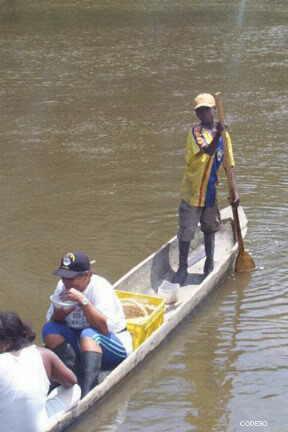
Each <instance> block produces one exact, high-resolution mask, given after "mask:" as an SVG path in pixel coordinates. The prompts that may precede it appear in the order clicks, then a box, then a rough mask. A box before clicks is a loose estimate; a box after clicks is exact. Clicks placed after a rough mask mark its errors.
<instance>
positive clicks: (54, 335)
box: [42, 251, 132, 397]
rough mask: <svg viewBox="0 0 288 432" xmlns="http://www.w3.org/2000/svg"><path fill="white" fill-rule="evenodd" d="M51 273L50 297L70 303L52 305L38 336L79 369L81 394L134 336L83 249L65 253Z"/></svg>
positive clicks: (114, 362)
mask: <svg viewBox="0 0 288 432" xmlns="http://www.w3.org/2000/svg"><path fill="white" fill-rule="evenodd" d="M54 274H55V275H56V276H59V277H60V280H59V282H58V284H57V287H56V289H55V291H54V297H52V299H53V298H60V299H61V300H62V301H64V302H65V301H66V302H67V301H68V302H72V305H71V306H70V307H68V308H62V307H58V306H55V303H54V304H53V302H52V303H51V304H50V307H49V309H48V312H47V321H48V322H47V323H46V324H45V325H44V326H43V330H42V336H43V340H44V342H45V345H46V347H47V348H50V349H52V350H53V351H54V352H55V353H56V354H57V355H58V356H59V357H60V358H61V359H62V361H64V363H65V364H66V365H67V366H68V367H70V368H71V369H72V370H74V371H75V372H76V373H77V375H78V377H79V382H80V386H81V391H82V397H83V396H85V395H86V394H87V393H88V392H89V391H90V390H91V389H92V388H93V387H94V386H95V385H97V384H98V377H99V373H100V370H101V368H102V369H112V368H114V367H115V366H117V365H118V364H119V363H120V362H122V361H123V360H124V359H125V358H126V357H127V355H128V354H130V353H131V351H132V337H131V335H130V333H129V332H128V331H127V328H126V319H125V315H124V312H123V309H122V305H121V303H120V300H119V299H118V297H117V296H116V294H115V293H114V290H113V287H112V285H111V284H110V283H109V282H108V281H107V280H106V279H104V278H103V277H100V276H98V275H96V274H93V273H92V271H91V266H90V260H89V257H88V256H87V255H86V254H85V253H84V252H81V251H78V252H74V253H67V254H66V255H64V256H63V257H62V259H61V262H60V266H59V268H58V269H57V270H56V271H55V272H54Z"/></svg>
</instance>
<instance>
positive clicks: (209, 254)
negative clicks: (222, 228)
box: [204, 233, 215, 276]
mask: <svg viewBox="0 0 288 432" xmlns="http://www.w3.org/2000/svg"><path fill="white" fill-rule="evenodd" d="M204 245H205V253H206V260H205V264H204V275H205V276H207V275H208V274H209V273H211V272H212V271H213V269H214V250H215V233H204Z"/></svg>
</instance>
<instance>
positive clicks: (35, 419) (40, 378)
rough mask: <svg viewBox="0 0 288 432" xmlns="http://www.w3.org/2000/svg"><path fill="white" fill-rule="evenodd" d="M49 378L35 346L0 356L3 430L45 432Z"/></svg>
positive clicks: (0, 412) (0, 421) (0, 407)
mask: <svg viewBox="0 0 288 432" xmlns="http://www.w3.org/2000/svg"><path fill="white" fill-rule="evenodd" d="M48 389H49V379H48V376H47V373H46V370H45V367H44V364H43V362H42V357H41V354H40V352H39V351H38V349H37V347H36V346H35V345H31V346H29V347H26V348H23V349H22V350H20V351H15V352H11V353H3V354H0V395H1V397H0V425H1V426H0V428H1V430H3V431H7V432H8V431H9V432H42V431H43V430H44V428H45V424H47V420H48V418H47V413H46V409H45V405H46V400H47V394H48Z"/></svg>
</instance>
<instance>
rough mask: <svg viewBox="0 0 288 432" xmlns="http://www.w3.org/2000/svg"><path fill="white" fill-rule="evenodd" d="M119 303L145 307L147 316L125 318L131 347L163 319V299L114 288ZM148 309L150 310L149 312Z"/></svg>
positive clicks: (137, 343)
mask: <svg viewBox="0 0 288 432" xmlns="http://www.w3.org/2000/svg"><path fill="white" fill-rule="evenodd" d="M115 292H116V294H117V296H118V297H119V299H120V301H121V303H123V304H125V303H126V304H127V303H129V302H130V303H132V304H133V302H134V303H135V304H137V305H138V306H139V307H140V310H141V308H143V309H145V310H146V312H147V316H142V317H137V318H126V322H127V329H128V330H129V332H130V333H131V335H132V337H133V348H134V349H136V348H137V347H138V346H139V345H141V344H142V343H143V342H144V341H145V339H147V338H148V336H150V335H151V334H152V333H153V332H154V331H155V330H156V329H157V328H158V327H159V326H160V325H161V324H162V323H163V321H164V309H165V302H164V299H162V298H160V297H152V296H149V295H146V294H139V293H134V292H128V291H120V290H115ZM149 311H150V312H149Z"/></svg>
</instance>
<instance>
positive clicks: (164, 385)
mask: <svg viewBox="0 0 288 432" xmlns="http://www.w3.org/2000/svg"><path fill="white" fill-rule="evenodd" d="M286 16H287V2H284V0H279V1H277V2H273V8H272V7H271V2H270V1H268V0H263V1H261V2H257V1H256V0H251V1H245V0H239V1H238V0H237V1H234V2H231V1H228V0H223V1H220V0H219V1H218V0H217V1H215V0H207V1H205V2H200V1H198V0H197V1H195V2H189V1H187V0H177V2H175V1H170V0H167V1H164V2H163V1H162V2H160V1H158V0H155V1H153V2H142V1H141V2H140V1H138V0H137V1H133V2H132V1H130V0H125V1H122V2H118V1H116V0H109V1H105V2H104V1H98V2H95V1H92V0H87V1H85V2H80V1H78V0H75V1H74V0H73V1H72V0H67V1H65V2H62V1H60V0H59V1H57V2H55V1H54V0H45V1H44V0H40V1H37V2H36V1H35V0H27V1H26V2H25V3H23V2H21V1H20V0H14V1H12V0H10V1H3V0H2V1H1V2H0V50H1V54H2V55H1V64H0V94H1V105H0V107H1V108H0V109H1V116H0V136H1V140H0V146H1V180H2V181H1V182H0V197H1V202H2V219H1V221H2V223H1V226H0V234H1V239H2V260H1V263H2V264H1V267H0V271H1V282H2V283H1V289H0V300H1V305H2V307H3V308H5V309H16V310H17V311H18V312H19V313H21V315H22V316H23V317H24V318H26V319H28V320H29V321H30V322H31V323H32V324H33V325H34V327H35V328H36V330H37V331H38V332H39V329H40V327H41V324H42V322H43V319H44V315H45V311H46V308H47V303H48V295H49V293H51V291H52V290H53V289H54V285H55V282H56V281H55V279H54V278H53V276H52V275H51V272H52V270H53V269H54V267H55V266H56V265H57V264H58V260H59V257H60V255H62V254H63V252H66V251H67V250H73V249H75V248H77V249H78V248H81V249H84V250H86V251H87V253H88V254H89V255H90V256H91V257H93V258H95V259H96V265H95V270H96V271H98V272H99V273H101V274H103V275H104V276H106V277H107V278H109V279H111V280H112V281H114V280H116V279H117V278H118V277H120V276H121V275H122V274H123V273H125V272H126V271H127V270H128V269H130V268H131V267H132V266H133V265H135V264H137V263H138V262H139V261H140V260H142V259H144V258H145V257H146V256H147V255H148V254H150V253H151V252H153V251H154V250H155V249H157V248H158V247H159V246H160V245H161V244H162V243H163V242H165V241H167V239H169V238H170V237H171V236H172V235H174V233H175V229H176V208H177V205H178V199H179V183H180V179H181V175H182V169H183V153H184V140H185V136H186V131H187V128H188V127H189V125H190V124H191V122H192V121H194V118H193V113H192V112H191V109H192V105H191V101H192V98H193V96H194V95H195V94H196V93H198V92H200V91H202V90H204V91H211V92H215V91H219V90H221V91H222V92H223V94H224V98H225V110H226V114H227V121H228V122H229V124H230V128H231V134H232V137H233V138H234V149H235V157H236V161H237V178H238V183H239V189H240V194H241V199H242V203H243V205H244V207H245V209H246V212H247V215H248V218H249V233H248V238H247V239H246V240H245V246H246V247H247V248H250V249H251V251H250V252H251V254H252V256H253V258H254V259H255V261H256V264H257V266H258V268H261V269H262V270H258V271H256V272H254V273H253V274H251V275H250V277H251V279H248V280H247V279H245V277H244V276H243V275H237V276H233V277H230V278H229V279H228V280H227V282H226V283H225V284H224V285H223V286H222V287H221V289H218V290H217V291H216V292H215V293H213V294H212V295H211V297H210V298H209V299H208V300H207V302H205V304H204V305H203V306H202V307H201V308H200V309H199V311H198V312H199V313H198V314H197V315H195V316H193V317H190V318H189V319H188V320H187V321H186V322H185V325H183V326H181V328H180V329H179V331H177V332H176V333H175V338H176V341H175V342H174V339H173V338H171V340H170V341H169V342H168V343H167V344H166V345H164V346H163V347H162V348H161V349H160V350H159V353H158V354H156V355H155V357H154V356H153V357H151V359H150V361H149V362H148V366H147V367H145V366H143V369H142V366H140V369H139V370H138V372H135V374H133V375H132V377H131V380H129V382H128V383H127V384H123V386H122V385H121V386H120V387H118V388H117V391H115V394H113V395H112V397H109V398H107V399H106V400H105V401H104V402H103V404H102V405H101V407H100V408H99V410H98V409H97V411H96V412H95V413H94V412H93V410H91V413H89V416H87V418H85V420H84V419H83V423H79V424H78V425H76V426H75V430H84V429H85V430H87V431H91V432H92V431H96V430H97V431H98V430H103V431H104V430H118V431H127V430H131V431H133V432H134V431H137V430H139V431H140V430H141V431H143V430H145V431H146V430H147V431H148V430H149V431H154V430H155V431H156V430H157V431H159V430H165V431H175V430H177V431H178V430H179V431H191V430H193V431H197V432H199V431H200V432H202V431H203V432H207V430H211V431H217V432H222V431H223V430H225V431H229V432H230V431H238V430H242V429H240V428H241V426H240V422H241V421H242V420H243V421H249V420H257V419H259V420H265V421H267V422H268V424H269V430H271V431H275V432H276V430H277V431H278V430H283V425H285V424H286V423H287V414H286V402H285V400H286V394H287V381H286V375H287V349H286V345H287V336H286V333H287V325H286V315H287V311H288V304H287V301H286V299H287V247H288V240H287V233H286V232H287V229H286V220H287V202H288V200H287V198H288V196H287V164H286V159H285V157H284V156H283V154H284V153H283V149H284V148H285V146H286V141H287V137H286V127H285V126H286V123H285V121H286V118H287V106H288V103H287V95H286V94H285V92H284V91H283V89H284V88H286V86H287V42H288V31H287V22H286V21H287V20H286ZM284 125H285V126H284ZM221 181H222V183H223V184H222V185H220V190H221V196H220V202H221V204H222V205H225V204H226V192H224V183H225V177H224V176H223V178H222V180H221ZM162 351H163V353H164V354H165V355H164V356H161V352H162ZM159 355H160V357H159ZM151 370H152V377H150V375H151ZM153 370H155V373H154V374H153ZM138 377H139V379H138V381H137V378H138ZM83 425H84V426H85V427H84V426H83ZM81 428H82V429H81ZM101 428H102V429H101ZM109 428H110V429H109ZM71 430H74V427H73V428H71ZM257 430H259V431H260V430H261V428H258V429H257ZM262 430H263V428H262ZM265 430H267V427H266V428H265Z"/></svg>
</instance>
